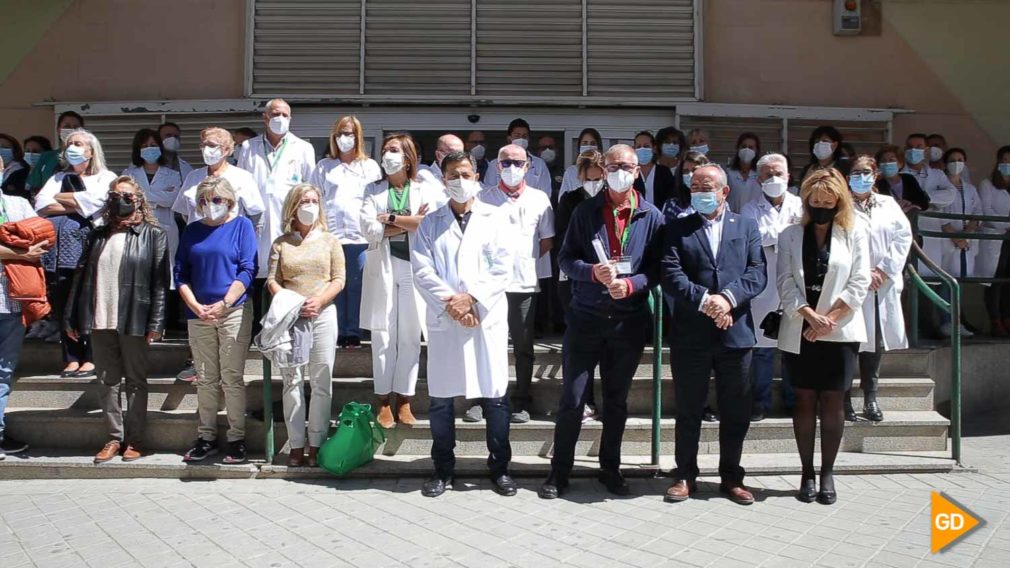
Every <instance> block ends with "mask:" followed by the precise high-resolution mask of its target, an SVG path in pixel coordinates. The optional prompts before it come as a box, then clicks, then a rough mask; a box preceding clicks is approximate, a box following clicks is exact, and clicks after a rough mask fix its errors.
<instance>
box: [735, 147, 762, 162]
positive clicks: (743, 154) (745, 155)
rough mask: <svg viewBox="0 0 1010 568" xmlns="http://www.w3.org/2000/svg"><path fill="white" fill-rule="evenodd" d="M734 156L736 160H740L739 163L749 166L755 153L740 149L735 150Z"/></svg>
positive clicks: (750, 150)
mask: <svg viewBox="0 0 1010 568" xmlns="http://www.w3.org/2000/svg"><path fill="white" fill-rule="evenodd" d="M736 155H737V157H738V158H740V161H741V162H743V163H745V164H749V163H751V160H753V159H754V156H756V155H757V152H755V151H754V150H753V149H751V148H740V149H739V150H737V152H736Z"/></svg>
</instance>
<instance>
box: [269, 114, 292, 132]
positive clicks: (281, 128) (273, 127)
mask: <svg viewBox="0 0 1010 568" xmlns="http://www.w3.org/2000/svg"><path fill="white" fill-rule="evenodd" d="M269 127H270V132H273V133H274V134H276V135H278V136H284V135H285V134H287V133H288V128H290V127H291V118H289V117H287V116H275V117H272V118H271V119H270V123H269Z"/></svg>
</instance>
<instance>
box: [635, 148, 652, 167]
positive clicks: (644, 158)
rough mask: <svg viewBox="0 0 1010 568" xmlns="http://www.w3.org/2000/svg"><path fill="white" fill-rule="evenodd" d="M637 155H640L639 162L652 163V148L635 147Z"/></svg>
mask: <svg viewBox="0 0 1010 568" xmlns="http://www.w3.org/2000/svg"><path fill="white" fill-rule="evenodd" d="M635 155H637V156H638V163H639V164H649V163H652V148H649V147H645V148H635Z"/></svg>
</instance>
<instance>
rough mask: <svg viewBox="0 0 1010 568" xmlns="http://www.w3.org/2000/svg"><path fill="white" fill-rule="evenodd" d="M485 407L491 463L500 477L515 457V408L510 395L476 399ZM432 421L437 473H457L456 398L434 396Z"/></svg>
mask: <svg viewBox="0 0 1010 568" xmlns="http://www.w3.org/2000/svg"><path fill="white" fill-rule="evenodd" d="M475 403H476V404H479V405H481V406H482V407H483V409H484V418H485V420H487V451H488V457H487V467H488V469H489V470H491V477H493V478H495V479H497V478H498V477H499V476H501V475H504V474H506V473H508V467H509V462H510V461H512V445H511V444H510V443H509V418H511V416H512V409H511V408H510V407H509V402H508V398H506V397H498V398H480V399H477V400H476V401H475ZM428 420H429V421H430V423H431V442H432V444H431V461H432V462H433V463H434V465H435V474H436V475H438V476H439V477H441V478H442V479H449V478H451V477H452V476H453V472H454V470H455V468H456V455H455V452H454V451H453V450H454V449H455V448H456V411H455V408H454V407H453V399H452V398H437V397H431V409H430V410H429V411H428Z"/></svg>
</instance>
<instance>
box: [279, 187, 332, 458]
mask: <svg viewBox="0 0 1010 568" xmlns="http://www.w3.org/2000/svg"><path fill="white" fill-rule="evenodd" d="M321 193H322V192H320V191H319V188H317V187H315V186H314V185H311V184H307V183H303V184H299V185H296V186H295V187H293V188H292V189H291V192H290V193H288V196H287V198H286V199H285V201H284V216H283V218H282V223H283V224H284V234H283V235H281V236H280V237H278V238H277V240H275V241H274V243H273V245H272V246H271V248H270V264H269V268H268V270H267V283H266V285H267V289H268V290H270V293H271V294H273V295H277V294H278V293H279V292H281V291H282V290H288V291H291V292H294V293H295V294H298V295H299V296H301V297H302V298H304V299H305V303H304V304H302V308H301V312H300V314H299V316H300V317H301V318H306V319H307V320H308V325H309V328H310V329H311V334H312V348H311V350H310V351H309V358H308V362H307V363H306V364H305V365H304V366H301V367H296V368H289V369H285V370H284V371H282V375H283V377H284V396H283V401H284V423H285V425H286V426H287V429H288V442H289V443H290V445H291V454H290V456H289V458H288V465H289V466H291V467H300V466H302V465H303V464H304V463H305V462H304V460H305V459H306V458H305V457H304V456H305V442H306V439H305V401H304V399H303V395H302V384H303V382H304V381H305V379H306V377H307V378H308V381H309V385H310V386H311V388H312V400H311V402H310V404H309V412H308V414H309V435H308V443H309V451H308V458H307V460H308V464H307V465H308V466H309V467H315V466H316V465H317V463H316V455H317V453H318V452H319V447H320V446H321V445H322V444H323V441H324V440H325V439H326V433H327V431H328V430H329V426H330V399H331V396H332V384H333V358H334V356H335V355H336V338H337V337H336V336H337V308H336V307H335V306H334V305H333V299H334V298H336V297H337V294H339V293H340V291H341V290H343V289H344V252H343V249H342V247H341V246H340V240H339V239H337V237H336V236H334V235H333V234H332V233H330V232H329V231H327V229H326V208H325V206H324V204H323V202H322V200H321V199H320V197H321Z"/></svg>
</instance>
